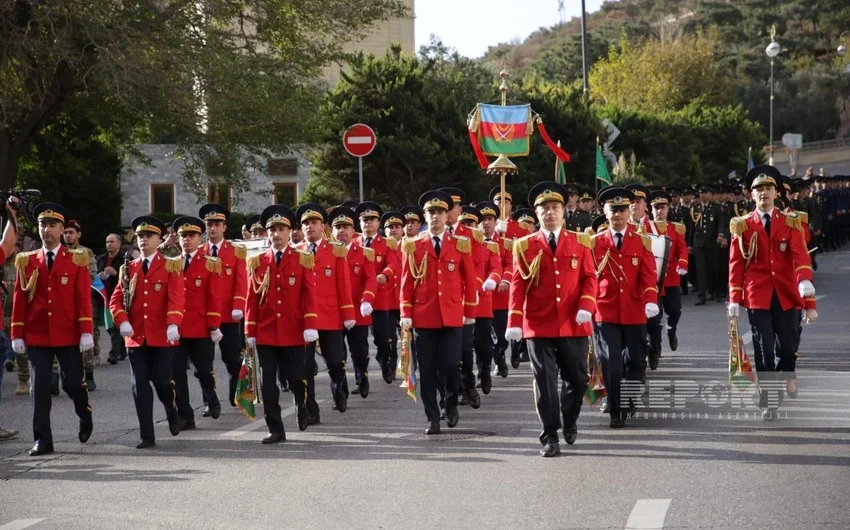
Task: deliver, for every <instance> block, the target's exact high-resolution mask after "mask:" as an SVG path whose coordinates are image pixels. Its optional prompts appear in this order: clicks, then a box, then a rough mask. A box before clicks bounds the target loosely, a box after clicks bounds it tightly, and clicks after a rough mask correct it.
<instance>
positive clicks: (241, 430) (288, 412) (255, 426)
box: [0, 399, 325, 530]
mask: <svg viewBox="0 0 850 530" xmlns="http://www.w3.org/2000/svg"><path fill="white" fill-rule="evenodd" d="M324 401H325V400H324V399H319V400H317V401H316V404H319V403H324ZM297 411H298V409H297V408H295V405H293V406H291V407H289V408H286V409H283V410H282V411H280V417H281V418H286V417H289V416H292V415H294V414H295V413H296V412H297ZM257 416H260V414H257ZM265 426H266V420H264V419H259V420H255V421H252V422H251V423H249V424H247V425H243V426H242V427H237V428H236V429H233V430H232V431H227V432H223V433H221V434H219V435H218V436H219V437H220V438H235V437H237V436H242V435H243V434H248V433H249V432H253V431H257V430H260V429H262V428H263V427H265ZM0 530H2V527H0Z"/></svg>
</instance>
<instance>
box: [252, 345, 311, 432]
mask: <svg viewBox="0 0 850 530" xmlns="http://www.w3.org/2000/svg"><path fill="white" fill-rule="evenodd" d="M257 358H258V359H259V360H260V368H262V370H263V411H264V418H265V420H266V425H267V426H268V428H269V432H270V433H272V434H283V433H284V429H283V419H282V418H281V415H280V389H279V388H278V387H277V374H278V370H279V369H281V366H282V367H283V368H282V369H283V372H284V374H285V375H286V380H287V381H288V382H289V388H290V389H291V390H292V392H291V393H292V400H293V403H294V404H295V406H296V407H300V406H304V404H305V403H304V395H305V380H304V365H305V362H304V346H263V345H261V344H257Z"/></svg>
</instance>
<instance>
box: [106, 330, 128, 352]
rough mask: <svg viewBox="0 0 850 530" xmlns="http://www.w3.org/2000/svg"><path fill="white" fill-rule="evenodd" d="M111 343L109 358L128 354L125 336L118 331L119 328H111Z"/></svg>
mask: <svg viewBox="0 0 850 530" xmlns="http://www.w3.org/2000/svg"><path fill="white" fill-rule="evenodd" d="M108 333H109V343H110V345H111V348H110V350H109V358H110V359H120V358H123V357H126V356H127V348H126V346H124V337H122V336H121V332H120V331H118V328H110V329H109V331H108Z"/></svg>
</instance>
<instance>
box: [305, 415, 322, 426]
mask: <svg viewBox="0 0 850 530" xmlns="http://www.w3.org/2000/svg"><path fill="white" fill-rule="evenodd" d="M320 423H322V420H321V418H320V417H319V416H307V425H318V424H320Z"/></svg>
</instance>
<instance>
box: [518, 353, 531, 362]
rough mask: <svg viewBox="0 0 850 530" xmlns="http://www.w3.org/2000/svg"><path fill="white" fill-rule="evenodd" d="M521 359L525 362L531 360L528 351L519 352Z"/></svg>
mask: <svg viewBox="0 0 850 530" xmlns="http://www.w3.org/2000/svg"><path fill="white" fill-rule="evenodd" d="M519 360H520V361H522V362H524V363H527V362H528V361H529V359H528V353H520V354H519Z"/></svg>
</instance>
